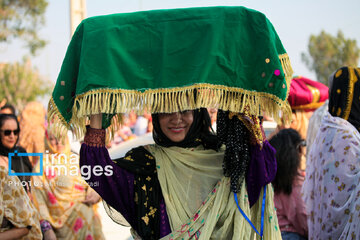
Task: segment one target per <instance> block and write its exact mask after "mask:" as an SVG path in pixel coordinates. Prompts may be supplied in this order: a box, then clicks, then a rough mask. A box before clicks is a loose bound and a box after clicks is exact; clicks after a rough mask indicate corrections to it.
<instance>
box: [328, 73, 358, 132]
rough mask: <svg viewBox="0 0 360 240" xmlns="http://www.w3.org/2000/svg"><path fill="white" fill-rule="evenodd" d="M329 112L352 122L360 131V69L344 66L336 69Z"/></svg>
mask: <svg viewBox="0 0 360 240" xmlns="http://www.w3.org/2000/svg"><path fill="white" fill-rule="evenodd" d="M329 112H330V114H331V115H332V116H334V117H340V118H343V119H345V120H347V121H348V122H350V123H351V124H352V125H353V126H354V127H355V128H356V129H357V130H358V131H360V69H359V68H352V67H342V68H340V69H338V70H337V71H336V73H335V74H334V77H333V81H332V87H331V90H330V96H329Z"/></svg>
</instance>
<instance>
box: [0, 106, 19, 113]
mask: <svg viewBox="0 0 360 240" xmlns="http://www.w3.org/2000/svg"><path fill="white" fill-rule="evenodd" d="M15 113H16V111H15V107H14V106H13V105H11V104H5V105H4V106H2V107H1V109H0V114H13V115H15Z"/></svg>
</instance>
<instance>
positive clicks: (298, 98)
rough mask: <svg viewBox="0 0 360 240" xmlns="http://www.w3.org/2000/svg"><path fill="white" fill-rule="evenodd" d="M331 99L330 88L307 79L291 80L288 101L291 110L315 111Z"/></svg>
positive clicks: (296, 78)
mask: <svg viewBox="0 0 360 240" xmlns="http://www.w3.org/2000/svg"><path fill="white" fill-rule="evenodd" d="M328 98H329V88H328V87H327V86H326V85H324V84H322V83H320V82H316V81H313V80H310V79H308V78H305V77H301V76H299V77H294V78H293V79H292V80H291V85H290V94H289V98H288V101H289V103H290V106H291V109H293V110H305V111H313V110H315V109H317V108H319V107H320V106H322V105H323V104H324V103H325V101H326V100H327V99H328Z"/></svg>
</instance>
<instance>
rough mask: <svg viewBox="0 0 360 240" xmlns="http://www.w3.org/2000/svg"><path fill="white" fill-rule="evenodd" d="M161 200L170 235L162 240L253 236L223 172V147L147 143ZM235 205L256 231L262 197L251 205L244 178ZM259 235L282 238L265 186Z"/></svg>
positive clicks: (271, 194) (270, 192) (228, 179)
mask: <svg viewBox="0 0 360 240" xmlns="http://www.w3.org/2000/svg"><path fill="white" fill-rule="evenodd" d="M147 149H148V150H149V151H150V152H151V153H152V154H153V155H154V157H155V159H156V164H157V172H158V178H159V182H160V185H161V190H162V193H163V196H164V199H165V204H166V210H167V214H168V216H169V220H170V226H171V229H172V233H171V234H169V235H168V236H166V237H164V238H162V239H250V238H251V239H253V238H254V235H255V232H254V230H253V229H252V227H251V226H250V224H249V223H248V222H247V221H246V220H245V218H244V217H243V216H242V215H241V213H240V212H239V210H238V209H237V206H236V203H235V200H234V195H233V193H232V192H231V191H230V178H227V177H224V176H223V172H222V160H223V157H224V152H223V149H222V150H221V151H219V152H216V151H214V150H204V149H203V147H202V146H199V147H196V148H179V147H169V148H165V147H161V146H157V145H149V146H147ZM238 201H239V206H240V207H241V209H242V210H243V211H244V212H245V214H246V215H247V216H248V217H249V218H250V219H251V221H252V222H253V224H254V225H255V226H256V228H257V229H258V230H259V229H260V220H261V198H260V200H259V201H258V202H257V203H256V204H255V205H254V206H253V207H252V208H251V209H250V206H249V200H248V197H247V191H246V186H245V181H244V183H243V186H242V188H241V192H240V193H239V194H238ZM264 239H281V233H280V230H279V227H278V221H277V217H276V213H275V210H274V202H273V189H272V187H270V186H269V187H267V192H266V205H265V221H264Z"/></svg>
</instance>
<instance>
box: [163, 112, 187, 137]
mask: <svg viewBox="0 0 360 240" xmlns="http://www.w3.org/2000/svg"><path fill="white" fill-rule="evenodd" d="M193 120H194V119H193V111H184V112H181V113H180V112H176V113H162V114H159V123H160V128H161V131H162V132H163V133H164V134H165V135H166V136H167V137H168V138H169V139H170V140H171V141H173V142H181V141H182V140H184V139H185V137H186V134H187V133H188V132H189V129H190V126H191V124H192V122H193Z"/></svg>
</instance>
